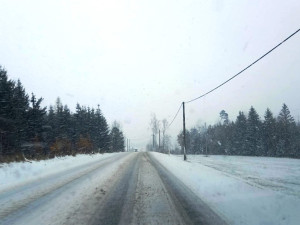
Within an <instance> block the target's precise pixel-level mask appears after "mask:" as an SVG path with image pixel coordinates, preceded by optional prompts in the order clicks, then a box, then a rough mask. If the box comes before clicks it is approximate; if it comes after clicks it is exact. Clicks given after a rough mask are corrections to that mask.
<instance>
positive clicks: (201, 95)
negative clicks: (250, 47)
mask: <svg viewBox="0 0 300 225" xmlns="http://www.w3.org/2000/svg"><path fill="white" fill-rule="evenodd" d="M299 31H300V29H298V30H297V31H296V32H294V33H292V34H291V35H290V36H288V37H287V38H286V39H284V40H283V41H282V42H280V43H279V44H278V45H276V46H275V47H273V48H272V49H271V50H269V51H268V52H267V53H265V54H264V55H262V56H261V57H259V58H258V59H257V60H255V61H254V62H253V63H251V64H250V65H249V66H247V67H246V68H244V69H243V70H241V71H240V72H238V73H237V74H235V75H234V76H232V77H231V78H229V79H228V80H226V81H225V82H223V83H222V84H220V85H219V86H217V87H215V88H213V89H212V90H210V91H208V92H206V93H205V94H203V95H201V96H199V97H197V98H194V99H192V100H190V101H187V102H185V103H190V102H193V101H195V100H197V99H199V98H202V97H204V96H206V95H208V94H209V93H211V92H213V91H215V90H216V89H218V88H220V87H221V86H223V85H224V84H226V83H228V82H229V81H231V80H232V79H233V78H235V77H237V76H238V75H240V74H241V73H242V72H244V71H245V70H247V69H248V68H250V67H251V66H253V65H254V64H255V63H257V62H258V61H260V60H261V59H262V58H264V57H265V56H267V55H268V54H270V53H271V52H272V51H274V50H275V49H276V48H278V47H279V46H280V45H282V44H283V43H284V42H286V41H287V40H288V39H290V38H291V37H292V36H294V35H295V34H296V33H298V32H299Z"/></svg>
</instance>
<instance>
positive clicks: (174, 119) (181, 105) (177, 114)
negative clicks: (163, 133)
mask: <svg viewBox="0 0 300 225" xmlns="http://www.w3.org/2000/svg"><path fill="white" fill-rule="evenodd" d="M181 107H182V103H181V104H180V107H179V109H178V110H177V112H176V114H175V116H174V118H173V120H172V122H171V123H170V124H169V126H168V128H169V127H170V126H171V125H172V123H173V122H174V120H175V119H176V117H177V115H178V113H179V111H180V109H181Z"/></svg>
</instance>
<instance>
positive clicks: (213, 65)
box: [0, 0, 300, 147]
mask: <svg viewBox="0 0 300 225" xmlns="http://www.w3.org/2000/svg"><path fill="white" fill-rule="evenodd" d="M0 6H1V13H0V52H1V54H0V65H2V66H4V67H5V68H6V69H7V70H8V73H9V76H10V78H12V79H18V78H20V79H21V82H22V83H23V85H24V86H25V88H26V91H27V92H28V93H30V92H34V93H35V94H36V95H37V96H39V97H40V96H42V97H43V98H44V99H45V100H44V104H45V106H49V105H50V104H54V102H55V99H56V98H57V97H58V96H59V97H60V98H61V100H62V102H63V103H64V104H67V105H68V106H69V107H70V108H71V110H72V111H74V110H75V105H76V103H77V102H79V103H80V104H82V105H86V106H91V107H96V106H97V104H100V108H101V109H102V112H103V114H104V115H105V117H106V118H107V120H108V122H109V124H111V123H112V122H113V120H117V121H119V122H121V124H122V127H123V130H124V133H125V135H126V136H127V137H129V138H131V139H134V138H142V139H143V140H133V141H132V143H133V145H135V146H137V147H144V146H145V144H146V142H147V141H148V139H147V138H148V137H149V139H150V136H151V132H150V130H149V129H148V128H149V121H150V115H151V113H156V115H157V117H158V119H160V120H162V119H164V118H166V119H168V120H169V121H171V119H172V117H173V116H174V114H175V113H176V111H177V109H178V107H179V105H180V103H181V102H182V101H187V100H190V99H192V98H195V97H197V96H199V95H201V94H203V93H204V92H206V91H208V90H210V89H212V88H213V87H215V86H217V85H218V84H220V83H221V82H223V81H224V80H226V79H228V78H229V77H231V76H232V75H233V74H235V73H237V72H238V71H240V70H241V69H243V68H244V67H245V66H247V65H248V64H249V63H251V62H252V61H254V60H255V59H256V58H258V57H260V56H261V55H262V54H264V53H265V52H266V51H268V50H269V49H271V48H272V47H274V46H275V45H276V44H277V43H279V42H280V41H282V40H283V39H285V38H286V37H287V36H289V35H290V34H291V33H293V32H294V31H296V30H297V29H299V28H300V1H299V0H285V1H282V0H251V1H238V0H236V1H223V0H211V1H201V0H198V1H191V0H181V1H178V0H177V1H175V0H173V1H171V0H170V1H166V0H146V1H145V0H139V1H137V0H127V1H126V0H107V1H102V0H43V1H41V0H26V1H25V0H0ZM299 86H300V34H297V35H296V36H294V37H293V38H292V39H290V40H289V41H288V42H286V43H285V44H284V45H282V46H281V47H280V48H278V49H277V50H276V51H274V52H273V53H272V54H270V55H269V56H268V57H266V58H264V59H263V60H262V61H260V62H259V63H258V64H256V65H255V66H254V67H252V68H251V69H249V70H247V71H246V72H244V73H243V74H242V75H240V76H239V77H238V78H236V79H235V80H233V81H232V82H230V83H228V84H227V85H226V86H224V87H222V88H221V89H219V90H217V91H215V92H214V93H212V94H210V95H209V96H207V97H205V98H203V99H201V100H199V101H195V102H193V103H190V104H187V105H186V113H187V115H186V117H187V127H188V128H190V127H192V126H194V125H196V124H199V123H204V122H208V123H214V122H216V121H217V120H218V116H219V112H220V111H221V110H222V109H224V110H226V111H227V112H228V114H229V117H230V119H231V120H235V118H236V115H237V113H238V111H239V110H244V111H245V112H247V111H248V109H249V108H250V106H251V105H253V106H254V107H255V108H256V109H257V111H258V112H259V114H260V115H261V117H263V113H264V111H265V109H266V107H270V109H271V110H272V111H273V113H274V114H275V115H277V114H278V112H279V110H280V108H281V105H282V103H283V102H285V103H286V104H287V105H288V106H289V108H290V110H291V112H292V114H293V116H294V117H295V119H296V120H297V119H298V116H299V114H300V101H299ZM181 117H182V114H181V113H180V114H179V117H178V118H177V119H176V120H175V122H174V124H173V125H172V126H171V127H170V130H169V131H168V132H169V134H171V135H173V137H175V135H176V134H177V133H178V132H179V130H180V129H181V128H182V119H181ZM145 138H146V139H145Z"/></svg>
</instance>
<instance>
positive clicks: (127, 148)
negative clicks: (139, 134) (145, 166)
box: [127, 138, 129, 152]
mask: <svg viewBox="0 0 300 225" xmlns="http://www.w3.org/2000/svg"><path fill="white" fill-rule="evenodd" d="M128 151H129V147H128V138H127V152H128Z"/></svg>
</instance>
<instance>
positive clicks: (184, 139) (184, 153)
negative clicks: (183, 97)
mask: <svg viewBox="0 0 300 225" xmlns="http://www.w3.org/2000/svg"><path fill="white" fill-rule="evenodd" d="M182 106H183V107H182V109H183V159H184V160H186V137H185V135H186V134H185V109H184V102H182Z"/></svg>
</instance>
